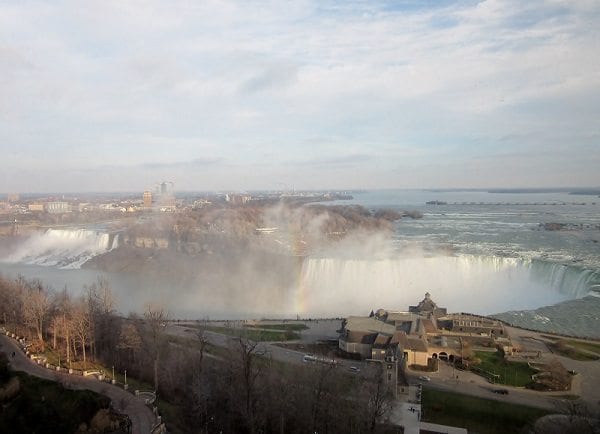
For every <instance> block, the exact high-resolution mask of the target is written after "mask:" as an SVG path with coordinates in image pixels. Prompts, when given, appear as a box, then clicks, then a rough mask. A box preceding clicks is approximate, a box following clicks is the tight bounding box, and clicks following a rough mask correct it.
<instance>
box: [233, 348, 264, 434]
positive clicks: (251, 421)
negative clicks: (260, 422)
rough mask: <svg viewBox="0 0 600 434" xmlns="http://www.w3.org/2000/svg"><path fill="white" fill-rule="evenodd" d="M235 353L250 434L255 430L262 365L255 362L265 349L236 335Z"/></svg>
mask: <svg viewBox="0 0 600 434" xmlns="http://www.w3.org/2000/svg"><path fill="white" fill-rule="evenodd" d="M234 345H235V348H234V349H235V355H236V356H237V357H236V359H237V362H238V363H239V368H240V370H239V372H240V375H241V382H240V384H241V386H242V390H243V397H244V400H243V405H244V416H245V418H246V421H247V425H248V430H249V432H250V433H251V434H253V433H254V432H255V431H256V421H255V406H256V393H257V390H256V389H257V385H258V378H259V376H260V374H261V372H262V366H261V365H260V364H259V363H257V362H258V357H259V356H264V355H265V350H264V349H263V348H261V347H260V346H259V343H258V342H255V341H251V340H249V339H243V338H241V337H238V338H237V339H236V340H235V344H234Z"/></svg>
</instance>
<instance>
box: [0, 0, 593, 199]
mask: <svg viewBox="0 0 600 434" xmlns="http://www.w3.org/2000/svg"><path fill="white" fill-rule="evenodd" d="M0 29H3V30H2V32H1V33H0V151H3V155H5V156H6V158H5V159H4V164H5V165H10V166H11V167H25V166H28V167H31V166H32V165H33V166H35V167H36V168H37V169H39V170H41V169H43V168H47V169H48V170H49V171H51V170H52V167H56V166H64V167H67V168H71V167H77V168H82V167H83V168H88V169H91V168H94V167H98V166H102V165H106V166H111V165H112V166H120V165H122V166H126V167H134V166H135V167H138V166H139V169H140V170H145V171H152V170H171V169H173V170H179V171H180V174H181V175H182V176H185V177H188V178H189V179H190V183H192V182H194V181H192V180H197V179H198V178H196V177H197V176H198V175H197V174H194V173H193V171H194V170H195V169H196V168H197V167H198V166H202V167H206V166H211V170H215V172H214V173H213V176H215V175H217V174H218V173H217V172H216V171H217V170H219V167H220V166H219V165H220V164H221V165H222V164H223V162H224V161H227V162H228V163H231V164H234V165H236V167H238V169H239V172H236V174H237V175H238V176H240V178H239V180H238V181H237V182H238V188H239V189H244V188H247V187H248V186H247V185H246V183H247V182H250V181H252V182H256V184H260V185H267V184H269V183H270V182H271V181H270V178H269V177H272V176H278V177H279V176H280V175H279V168H278V165H284V166H285V167H286V168H287V169H286V170H288V171H289V170H296V169H293V166H294V165H296V166H297V171H296V175H297V176H292V175H290V176H292V177H295V178H296V179H297V182H296V183H295V184H296V185H298V187H300V184H305V185H311V186H313V185H315V184H319V183H322V184H323V185H324V186H326V185H325V184H328V183H331V182H332V178H331V176H330V175H328V173H327V168H329V169H332V168H333V169H335V171H336V180H340V182H341V181H342V180H344V181H348V182H355V180H356V181H358V180H360V181H361V182H362V181H364V182H371V181H369V180H370V179H372V178H373V174H374V173H375V174H380V175H382V176H377V177H376V178H377V180H378V182H383V180H385V182H386V183H394V185H397V186H406V185H408V184H409V183H415V184H418V183H419V182H423V183H426V182H430V181H431V180H432V178H431V177H425V176H423V177H422V178H421V177H419V176H418V175H415V173H418V172H419V168H423V167H430V166H436V164H437V163H436V162H437V161H450V160H452V161H457V162H458V161H463V162H464V163H463V164H467V163H466V162H467V161H469V158H471V157H477V156H489V157H490V158H493V157H494V155H496V153H495V151H496V149H497V148H498V147H500V146H511V147H528V148H531V149H533V150H534V152H533V153H532V154H531V155H535V152H538V153H541V152H543V150H544V146H546V145H545V143H547V140H546V139H547V138H549V139H550V141H551V142H552V143H554V145H553V146H560V144H561V143H562V146H567V144H568V147H569V149H570V150H571V154H572V156H571V157H569V156H568V154H564V153H563V154H561V158H562V159H563V161H564V159H565V158H566V159H567V162H569V161H575V160H576V157H575V156H576V155H578V154H581V152H583V150H584V149H586V148H585V147H586V146H589V145H590V144H597V138H598V133H599V130H598V126H597V122H596V121H595V120H596V119H598V118H600V106H599V105H598V104H597V101H598V100H600V74H598V71H599V70H600V58H599V57H598V56H597V54H596V52H597V47H598V44H597V41H598V40H599V39H600V30H599V29H600V5H599V4H598V3H597V2H593V1H589V2H583V1H582V2H576V3H571V4H569V3H564V2H555V1H551V0H547V1H540V2H536V3H535V4H532V3H528V2H519V1H493V0H487V1H480V2H449V1H444V2H435V3H434V4H431V3H429V2H412V1H411V2H391V3H385V2H384V3H372V2H350V3H346V2H342V3H339V2H315V1H308V0H307V1H298V2H293V3H292V4H283V3H280V2H266V3H264V4H262V5H261V7H257V6H256V5H255V4H250V3H246V2H237V1H230V2H212V1H209V2H203V3H197V2H186V1H181V2H175V3H172V2H165V1H161V0H152V1H150V2H147V3H146V4H145V5H144V7H140V5H139V4H137V3H135V2H125V3H124V2H113V1H108V2H87V3H86V4H85V5H79V4H77V5H73V4H69V3H68V2H67V3H48V4H43V5H40V4H37V5H33V4H30V3H27V2H3V3H2V4H0ZM74 35H77V37H75V36H74ZM502 137H512V138H513V140H500V138H502ZM557 137H560V140H559V139H557ZM15 149H16V150H17V151H14V150H15ZM198 155H201V156H203V157H202V158H201V159H200V160H198V161H196V162H195V163H186V162H189V161H193V160H195V159H196V158H198ZM457 156H459V157H460V158H457ZM527 158H530V159H531V158H534V157H531V156H530V157H527ZM557 158H558V157H557ZM163 161H167V162H169V163H162V162H163ZM577 161H579V160H577ZM158 162H161V163H158ZM531 162H532V161H531ZM532 163H533V162H532ZM557 163H559V160H554V162H553V163H552V164H553V165H555V164H557ZM311 164H313V165H314V166H315V167H314V168H313V169H311V168H310V167H309V166H310V165H311ZM583 164H584V165H585V168H584V171H586V173H587V171H588V169H589V171H590V172H591V166H590V164H591V163H587V164H586V163H585V162H584V163H583ZM144 165H146V166H144ZM565 166H569V167H572V166H574V164H565ZM257 167H260V168H262V169H264V168H265V167H271V168H272V169H270V170H269V171H267V170H263V171H262V172H259V173H256V168H257ZM411 167H412V168H413V170H411V172H413V173H412V174H411V175H410V176H409V175H405V177H403V176H401V175H398V174H399V173H407V170H405V169H406V168H411ZM536 167H537V166H536ZM290 168H292V169H290ZM462 169H463V170H466V169H467V166H463V167H462ZM221 170H223V171H224V170H226V169H225V168H223V167H221ZM227 170H230V167H229V166H227ZM437 170H438V171H437V174H436V177H435V179H436V180H437V182H440V183H441V184H444V183H447V182H452V180H453V179H456V178H455V175H456V173H455V172H453V171H451V170H448V171H446V170H445V169H444V168H440V167H438V169H437ZM537 170H542V169H537ZM136 173H137V172H136ZM223 173H225V172H222V174H221V176H218V178H220V179H222V180H224V179H227V182H229V180H230V177H229V176H222V175H223ZM274 174H275V175H274ZM393 174H396V175H394V176H392V175H393ZM578 174H579V172H578V171H574V172H572V173H571V176H572V177H573V178H577V176H578ZM384 175H387V176H384ZM538 175H540V177H541V174H540V173H538V172H534V171H531V173H530V174H529V177H526V176H523V177H522V178H520V180H521V182H524V183H527V182H532V183H535V182H537V181H536V176H538ZM58 176H59V177H60V176H61V175H58ZM62 176H66V175H62ZM565 176H566V175H565ZM543 178H544V179H547V176H546V175H544V176H543ZM540 179H541V178H540ZM478 180H479V182H482V183H483V182H488V181H489V180H488V179H486V178H485V177H482V178H472V179H471V180H470V182H473V183H474V185H473V186H476V184H477V182H478ZM497 180H498V181H501V179H497ZM8 181H9V183H12V182H14V181H11V179H9V180H8ZM103 181H104V180H103ZM109 181H110V180H109ZM556 181H560V180H559V179H557V180H556ZM588 181H589V177H587V178H586V182H588ZM223 182H225V181H223ZM335 182H338V181H335ZM66 183H67V180H66V179H65V180H64V182H63V183H62V184H61V185H63V184H66ZM597 183H600V179H599V180H598V181H597ZM19 185H20V184H19ZM25 185H26V184H25ZM394 185H389V184H386V185H381V186H385V187H391V186H394ZM353 186H356V185H353ZM410 186H417V185H412V184H411V185H410ZM35 187H36V186H35V185H32V187H31V188H35ZM7 188H8V187H7ZM15 188H16V184H15ZM106 188H107V189H111V188H110V187H108V186H107V187H106ZM98 189H103V186H98Z"/></svg>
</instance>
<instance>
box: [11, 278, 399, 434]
mask: <svg viewBox="0 0 600 434" xmlns="http://www.w3.org/2000/svg"><path fill="white" fill-rule="evenodd" d="M115 308H116V306H115V299H114V297H113V295H112V291H111V288H110V285H109V283H108V282H107V281H106V280H103V279H98V280H97V281H96V282H95V283H94V284H92V285H89V286H86V287H84V290H83V292H82V294H81V295H80V296H73V295H72V294H70V293H69V291H67V289H66V288H65V289H63V290H60V291H54V290H51V289H49V288H47V287H45V286H44V285H43V283H42V282H41V281H39V280H27V279H24V278H22V277H20V278H18V279H16V280H10V279H6V278H3V277H1V276H0V322H1V323H2V324H3V325H4V327H5V328H6V329H7V330H9V331H11V332H14V333H16V334H18V335H20V336H26V337H28V338H29V340H30V342H31V343H32V347H31V350H32V351H36V352H43V351H44V350H46V349H48V350H50V349H51V350H52V351H54V352H58V354H59V355H60V358H61V362H62V364H63V366H67V367H68V366H69V363H77V364H78V366H82V367H83V369H85V367H86V365H88V364H91V363H99V364H102V365H103V366H107V367H109V366H115V367H116V369H117V372H119V373H122V372H124V371H125V370H127V373H128V377H136V378H138V379H139V380H142V381H145V382H147V383H150V384H152V385H153V386H152V387H153V388H154V390H155V391H156V392H157V397H158V402H159V407H161V405H163V404H166V408H168V409H169V411H168V412H166V413H165V412H163V411H162V408H161V413H162V414H163V415H164V416H165V420H166V423H167V427H168V428H169V431H170V432H174V433H177V432H181V433H238V432H239V433H250V434H255V433H306V432H311V433H364V432H370V433H375V432H395V431H394V430H389V429H388V428H386V426H385V425H384V424H382V423H381V421H382V420H385V418H386V416H387V414H388V413H389V411H390V407H391V402H392V394H391V391H390V390H389V389H388V387H387V385H386V383H385V381H384V377H383V375H384V372H383V370H382V368H381V366H380V365H378V364H375V365H374V366H372V367H371V368H370V369H366V370H363V372H362V373H361V375H356V374H353V373H350V372H348V371H344V370H343V369H342V368H337V367H335V365H333V364H306V365H303V366H297V365H292V364H285V363H282V362H278V361H275V360H272V359H271V358H270V357H269V354H268V351H267V348H266V347H265V346H264V345H263V344H261V343H259V342H255V341H251V340H248V339H244V338H242V337H238V338H232V339H230V342H229V345H228V346H227V347H226V348H215V347H212V345H211V344H210V343H209V341H208V339H207V333H208V332H207V331H205V328H204V327H203V326H202V323H198V324H199V327H198V328H197V332H196V333H192V334H191V336H189V337H186V338H176V337H173V336H171V335H170V334H169V333H167V327H168V325H169V324H172V322H171V323H170V322H169V316H168V313H167V312H166V310H165V309H164V308H162V307H161V306H157V305H152V304H148V305H147V306H146V309H145V311H144V313H143V315H141V316H137V315H130V316H129V317H122V316H120V315H118V314H117V313H116V309H115Z"/></svg>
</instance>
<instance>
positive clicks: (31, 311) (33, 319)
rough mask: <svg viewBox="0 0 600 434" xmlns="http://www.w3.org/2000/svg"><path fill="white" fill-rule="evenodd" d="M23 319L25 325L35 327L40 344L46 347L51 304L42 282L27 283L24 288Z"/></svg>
mask: <svg viewBox="0 0 600 434" xmlns="http://www.w3.org/2000/svg"><path fill="white" fill-rule="evenodd" d="M22 296H23V317H24V318H23V319H24V321H25V324H27V325H28V326H30V327H33V328H34V329H35V332H36V336H37V339H38V342H39V343H40V344H41V345H42V349H43V347H44V335H43V333H44V323H45V320H46V316H47V314H48V310H49V308H50V303H49V301H48V296H47V293H46V290H45V289H44V287H43V286H42V284H41V282H39V281H33V282H26V283H25V286H24V287H23V292H22Z"/></svg>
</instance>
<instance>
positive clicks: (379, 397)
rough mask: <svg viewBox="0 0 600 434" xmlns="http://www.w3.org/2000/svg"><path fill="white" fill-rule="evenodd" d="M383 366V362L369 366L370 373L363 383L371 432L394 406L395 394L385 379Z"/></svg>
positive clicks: (363, 394)
mask: <svg viewBox="0 0 600 434" xmlns="http://www.w3.org/2000/svg"><path fill="white" fill-rule="evenodd" d="M383 366H384V365H383V364H382V363H376V364H374V365H372V366H369V367H368V368H369V370H370V373H369V375H368V376H367V378H366V381H365V382H364V384H363V393H362V396H363V397H364V398H365V399H366V406H365V407H366V408H365V410H366V412H367V421H368V424H369V432H370V433H374V432H375V430H376V428H377V422H378V421H380V420H381V419H382V418H384V416H385V415H387V414H388V413H389V412H390V410H391V406H392V400H393V394H392V391H391V390H390V387H389V386H388V384H387V382H386V381H385V378H384V375H385V372H384V369H383ZM394 386H395V385H394Z"/></svg>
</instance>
